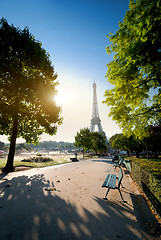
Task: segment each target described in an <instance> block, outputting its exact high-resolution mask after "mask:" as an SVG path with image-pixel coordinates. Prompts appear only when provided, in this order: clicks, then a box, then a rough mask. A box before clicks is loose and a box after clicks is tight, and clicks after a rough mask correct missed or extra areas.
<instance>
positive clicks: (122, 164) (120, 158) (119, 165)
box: [113, 157, 124, 169]
mask: <svg viewBox="0 0 161 240" xmlns="http://www.w3.org/2000/svg"><path fill="white" fill-rule="evenodd" d="M121 166H124V158H123V157H119V161H118V162H117V163H114V164H113V167H114V169H116V168H117V167H121Z"/></svg>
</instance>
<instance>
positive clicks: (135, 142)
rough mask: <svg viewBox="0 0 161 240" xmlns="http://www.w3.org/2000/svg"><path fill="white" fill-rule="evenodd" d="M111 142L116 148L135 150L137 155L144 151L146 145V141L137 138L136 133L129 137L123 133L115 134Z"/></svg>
mask: <svg viewBox="0 0 161 240" xmlns="http://www.w3.org/2000/svg"><path fill="white" fill-rule="evenodd" d="M109 142H110V145H111V147H112V148H114V149H117V150H125V151H128V152H133V151H135V153H136V157H139V153H140V151H142V150H143V149H144V147H145V145H144V142H143V141H141V140H139V139H137V138H136V137H135V136H134V135H131V136H129V137H127V136H124V135H123V134H122V133H119V134H115V135H113V136H112V137H111V138H110V140H109Z"/></svg>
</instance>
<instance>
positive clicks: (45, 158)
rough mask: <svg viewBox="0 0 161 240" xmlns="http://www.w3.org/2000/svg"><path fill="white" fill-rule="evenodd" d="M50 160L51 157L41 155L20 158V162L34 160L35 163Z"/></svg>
mask: <svg viewBox="0 0 161 240" xmlns="http://www.w3.org/2000/svg"><path fill="white" fill-rule="evenodd" d="M51 161H53V159H52V158H49V157H41V156H37V157H31V158H28V159H23V160H21V162H36V163H42V162H51Z"/></svg>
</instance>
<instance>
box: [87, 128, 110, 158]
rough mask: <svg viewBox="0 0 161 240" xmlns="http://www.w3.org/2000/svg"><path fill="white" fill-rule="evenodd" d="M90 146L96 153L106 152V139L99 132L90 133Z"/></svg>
mask: <svg viewBox="0 0 161 240" xmlns="http://www.w3.org/2000/svg"><path fill="white" fill-rule="evenodd" d="M91 135H92V144H91V149H92V150H94V151H95V152H96V154H97V153H98V152H106V150H107V143H106V137H104V136H103V135H102V134H100V133H99V132H92V133H91Z"/></svg>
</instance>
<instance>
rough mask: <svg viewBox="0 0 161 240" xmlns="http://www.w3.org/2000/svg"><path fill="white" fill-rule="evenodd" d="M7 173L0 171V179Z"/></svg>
mask: <svg viewBox="0 0 161 240" xmlns="http://www.w3.org/2000/svg"><path fill="white" fill-rule="evenodd" d="M7 174H8V173H7V172H2V173H0V180H1V179H3V178H4V177H5V176H7Z"/></svg>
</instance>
